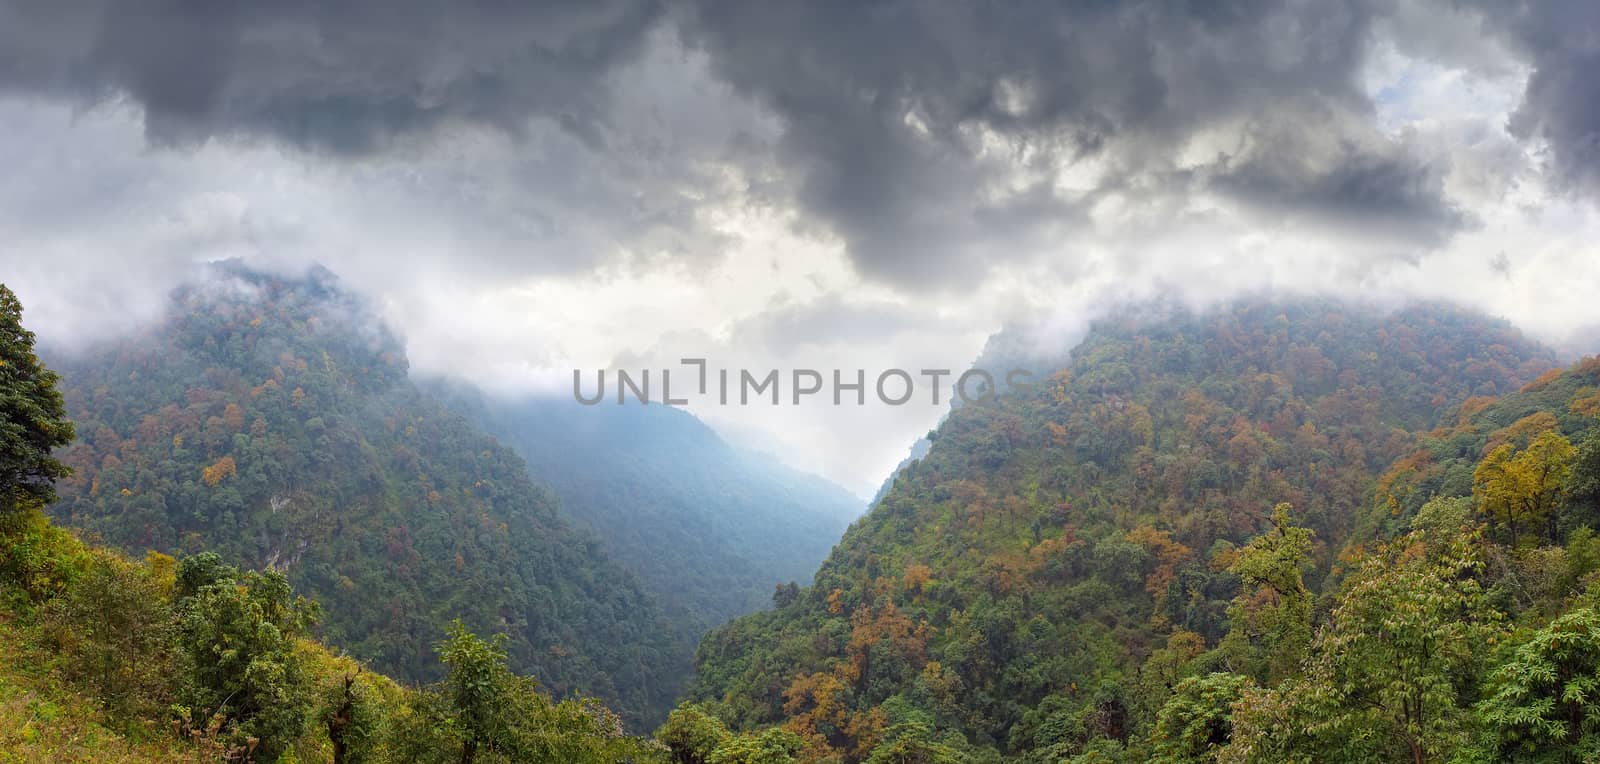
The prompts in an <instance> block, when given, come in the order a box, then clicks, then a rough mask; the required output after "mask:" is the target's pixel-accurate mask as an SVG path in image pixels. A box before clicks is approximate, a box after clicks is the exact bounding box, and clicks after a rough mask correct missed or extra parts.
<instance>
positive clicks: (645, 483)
mask: <svg viewBox="0 0 1600 764" xmlns="http://www.w3.org/2000/svg"><path fill="white" fill-rule="evenodd" d="M442 388H443V389H447V390H450V391H451V392H450V393H448V394H443V393H441V397H443V398H445V399H447V400H450V401H451V402H452V403H453V404H454V405H456V406H457V407H458V408H460V409H461V410H463V411H466V412H468V413H469V416H471V417H472V418H473V419H474V420H475V421H476V422H478V424H479V425H480V426H481V427H483V428H484V429H485V430H486V431H488V432H490V433H492V434H494V435H495V436H496V437H498V438H500V439H501V441H502V442H504V443H505V444H507V445H509V446H510V447H512V448H513V449H515V450H516V451H517V453H519V454H521V455H522V456H523V458H525V459H526V460H527V461H528V466H529V468H530V469H531V470H532V471H533V474H534V477H535V478H536V479H538V480H539V481H540V482H542V483H544V484H546V485H549V486H550V487H551V488H552V489H553V490H554V491H555V492H556V494H557V495H559V496H560V497H561V504H562V509H563V510H564V512H565V513H566V514H567V516H569V517H572V518H574V519H575V520H576V521H577V522H579V523H582V524H584V525H587V526H588V527H590V528H592V529H594V531H596V533H597V534H598V535H599V537H600V538H601V539H602V540H603V545H604V547H605V549H606V551H608V552H609V553H610V554H611V556H612V558H613V559H616V560H617V561H618V562H620V563H621V564H622V565H623V566H625V567H627V568H628V569H629V570H630V571H632V572H633V573H635V574H636V575H637V576H638V577H639V580H640V582H641V585H642V586H643V587H644V589H645V590H646V591H647V592H649V593H650V594H652V595H654V596H655V597H656V598H657V599H658V600H659V601H660V602H661V603H662V605H663V607H664V608H665V610H666V613H667V617H668V619H669V620H670V621H671V622H672V627H673V630H674V634H675V636H676V638H677V639H678V640H679V641H680V643H681V645H682V646H683V664H682V665H683V669H684V672H685V675H687V672H688V668H689V664H688V657H689V654H690V653H691V652H692V650H693V646H694V644H695V643H696V642H697V641H698V640H699V638H700V637H701V636H702V635H704V634H705V632H706V631H708V630H709V629H711V628H712V627H714V626H718V625H721V624H722V623H724V622H726V621H727V620H728V619H730V618H733V617H735V616H738V615H743V614H745V613H749V612H751V611H754V610H757V609H759V608H761V607H764V606H767V605H769V604H771V602H772V598H773V596H774V590H775V587H777V586H778V585H779V584H785V583H789V582H807V581H809V580H810V579H811V576H812V574H813V573H815V572H816V569H817V566H818V565H819V564H821V562H822V560H823V559H825V558H826V557H827V556H828V552H829V551H830V550H831V549H832V548H833V545H834V543H835V542H837V541H838V540H839V536H840V534H842V533H843V532H844V530H845V528H846V527H848V526H849V524H850V521H851V520H853V519H855V518H856V517H857V516H859V515H860V514H861V512H862V510H863V503H862V502H861V500H860V499H858V498H856V497H855V496H853V495H851V494H850V493H849V492H847V491H845V490H844V489H843V488H841V487H839V486H837V485H835V484H833V483H830V482H828V481H827V480H824V479H822V478H820V477H817V476H815V475H810V474H806V473H802V472H799V471H797V470H794V469H791V468H789V467H787V466H785V465H783V464H782V463H781V462H779V461H777V460H776V459H774V458H772V457H770V456H767V455H765V454H755V453H750V452H747V451H743V450H740V449H736V448H733V447H731V446H729V445H728V444H727V443H726V442H724V441H723V440H722V438H720V437H718V436H717V434H716V433H715V432H713V431H712V430H711V428H709V427H707V426H706V425H704V424H703V423H701V422H700V420H699V419H696V418H695V417H694V416H693V415H691V414H689V413H688V412H686V411H683V410H680V409H677V408H673V407H670V406H660V405H622V406H618V405H608V404H602V405H597V406H584V405H581V404H579V403H577V402H576V401H574V400H572V399H570V398H526V399H521V400H500V399H495V398H490V397H485V396H482V395H479V394H476V393H474V392H473V391H472V390H470V389H468V388H466V387H464V386H462V385H460V384H446V385H443V386H442Z"/></svg>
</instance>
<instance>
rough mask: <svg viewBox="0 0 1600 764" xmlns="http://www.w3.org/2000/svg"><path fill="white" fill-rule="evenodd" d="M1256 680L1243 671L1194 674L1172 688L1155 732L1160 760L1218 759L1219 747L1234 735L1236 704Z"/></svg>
mask: <svg viewBox="0 0 1600 764" xmlns="http://www.w3.org/2000/svg"><path fill="white" fill-rule="evenodd" d="M1253 684H1254V682H1251V681H1250V677H1247V676H1243V675H1241V674H1226V673H1213V674H1208V675H1206V676H1192V677H1189V678H1187V679H1184V680H1183V681H1181V682H1179V683H1178V685H1177V686H1176V687H1174V688H1173V689H1172V697H1171V698H1170V699H1169V700H1168V701H1167V704H1166V705H1164V706H1162V707H1161V712H1160V713H1159V714H1158V715H1157V716H1156V725H1155V729H1154V730H1153V732H1152V734H1151V736H1150V737H1151V742H1152V744H1153V745H1152V748H1153V749H1154V753H1155V756H1154V757H1153V758H1152V759H1151V760H1152V761H1154V762H1159V764H1201V763H1202V762H1211V761H1216V757H1217V751H1218V749H1220V748H1221V747H1222V746H1225V745H1227V744H1228V741H1229V740H1231V739H1232V738H1233V704H1234V703H1235V702H1236V701H1238V700H1239V697H1240V696H1241V694H1243V692H1244V690H1245V688H1247V687H1250V686H1252V685H1253Z"/></svg>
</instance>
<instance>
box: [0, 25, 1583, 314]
mask: <svg viewBox="0 0 1600 764" xmlns="http://www.w3.org/2000/svg"><path fill="white" fill-rule="evenodd" d="M1439 1H1440V2H1446V0H1439ZM1446 4H1447V6H1448V7H1447V8H1445V6H1440V7H1441V8H1445V10H1441V11H1439V12H1440V13H1444V12H1445V11H1446V10H1448V11H1449V12H1450V13H1452V14H1454V15H1452V16H1451V18H1452V19H1453V20H1455V21H1459V20H1460V18H1462V17H1464V16H1463V14H1462V12H1460V11H1459V10H1458V9H1459V8H1461V7H1465V8H1469V9H1470V8H1472V6H1470V5H1466V6H1458V5H1456V4H1454V1H1453V0H1449V1H1448V2H1446ZM1423 6H1428V2H1427V0H1418V7H1423ZM1597 8H1600V6H1596V5H1594V4H1593V3H1589V2H1586V1H1581V0H1572V1H1571V2H1552V3H1533V2H1530V3H1526V4H1524V5H1521V6H1512V5H1510V4H1501V3H1488V2H1487V0H1485V2H1484V4H1483V7H1482V9H1481V10H1479V11H1476V12H1475V13H1477V15H1478V16H1481V17H1482V18H1483V19H1484V21H1483V24H1482V26H1481V31H1482V34H1481V35H1478V36H1479V37H1484V38H1488V37H1497V36H1504V37H1506V38H1507V39H1511V40H1514V41H1515V44H1514V46H1513V47H1514V48H1516V50H1518V51H1520V55H1522V56H1523V57H1524V58H1526V59H1527V60H1528V61H1529V62H1531V64H1532V66H1533V72H1534V74H1533V77H1532V78H1531V80H1530V81H1529V83H1528V87H1527V93H1526V94H1525V99H1524V103H1523V104H1522V106H1521V108H1520V109H1519V110H1518V112H1517V114H1516V115H1515V119H1514V120H1513V122H1512V125H1511V126H1512V128H1513V129H1514V130H1515V131H1516V132H1517V133H1518V134H1519V135H1520V136H1522V137H1524V138H1537V139H1542V140H1545V141H1548V142H1549V144H1550V145H1551V147H1552V150H1553V162H1552V169H1554V170H1555V171H1556V172H1558V173H1559V174H1560V177H1562V178H1565V179H1566V180H1568V181H1569V182H1571V183H1572V184H1574V185H1578V186H1587V187H1591V188H1597V189H1600V137H1597V135H1600V133H1597V125H1600V91H1597V87H1600V86H1597V85H1596V84H1595V82H1596V79H1597V78H1595V77H1592V76H1587V75H1588V73H1589V72H1591V71H1594V70H1595V69H1597V68H1600V53H1597V46H1600V43H1596V39H1597V36H1596V34H1595V30H1596V26H1597V24H1596V21H1597V19H1596V16H1597V14H1600V10H1597ZM1451 9H1457V10H1451ZM1400 10H1407V11H1414V10H1415V7H1413V6H1412V5H1401V6H1399V7H1398V8H1397V7H1396V6H1393V5H1391V4H1390V3H1389V2H1387V0H1289V1H1288V2H1267V1H1266V0H1231V1H1228V0H1218V1H1216V2H1205V1H1202V0H1193V1H1192V2H1170V3H1162V2H1155V3H1143V2H1140V3H1111V2H1098V1H1091V0H1082V1H1079V2H1048V3H1047V2H1031V1H1027V0H1019V1H1018V2H919V1H914V0H884V1H882V2H828V3H821V2H819V3H783V4H780V3H750V2H745V1H744V0H568V1H566V2H554V3H552V2H540V3H514V2H489V1H488V0H482V1H479V2H468V3H449V2H444V1H443V0H396V1H394V2H380V1H379V0H352V1H351V2H344V3H328V2H318V1H317V0H280V1H279V2H270V3H247V2H241V1H239V0H215V1H212V2H198V1H195V2H185V1H183V0H164V1H163V0H153V1H152V2H120V1H119V0H0V92H7V91H9V92H12V93H18V92H20V93H29V94H39V95H47V96H54V97H65V98H68V99H71V100H73V101H75V102H79V103H98V102H101V101H107V100H119V99H126V100H129V101H131V102H134V103H136V104H137V105H138V106H139V107H141V108H142V118H143V120H144V128H145V134H146V137H147V140H148V141H149V142H150V143H152V144H155V145H163V146H178V147H189V146H193V145H197V144H200V143H203V142H205V141H206V140H208V139H211V138H214V137H224V138H244V139H253V138H267V139H271V140H274V141H277V142H281V143H284V144H287V145H290V146H294V147H299V148H304V149H311V150H314V151H318V152H324V153H331V154H335V155H342V156H367V155H374V154H380V153H385V152H389V153H398V152H393V151H390V150H392V149H394V147H395V144H396V143H398V142H403V141H404V140H405V139H408V138H426V137H427V136H430V135H432V134H434V133H435V132H436V131H438V130H440V129H442V128H446V127H449V126H456V125H478V126H489V127H492V128H497V129H499V130H501V131H503V132H505V133H507V134H510V135H512V136H518V137H520V138H522V139H523V140H524V141H525V144H524V145H525V146H531V147H533V148H532V149H529V151H530V153H532V155H533V157H532V158H531V159H526V160H523V161H521V162H518V161H517V160H515V159H508V160H506V161H505V162H504V164H505V165H507V167H508V168H509V167H510V166H511V165H513V164H515V165H517V166H518V168H520V169H518V170H517V171H518V172H520V173H522V174H524V175H527V176H528V180H527V183H528V184H530V185H528V186H526V187H520V186H518V185H517V184H516V183H507V184H506V186H505V188H504V189H490V191H492V192H494V193H493V194H492V198H491V199H490V202H491V203H480V200H479V198H478V197H477V196H475V195H474V194H476V193H478V192H479V191H480V190H481V189H479V188H477V187H478V186H480V185H481V181H480V180H479V178H480V177H481V176H482V175H483V174H484V172H483V171H484V168H483V167H480V166H472V167H468V168H464V169H463V172H466V173H468V174H470V175H471V176H472V177H471V178H467V179H466V180H464V181H463V182H462V183H461V184H458V185H459V186H462V187H464V188H463V189H462V190H463V193H459V194H457V198H458V199H460V200H461V201H462V203H463V204H469V205H472V206H473V207H474V209H479V210H480V212H481V214H485V215H491V216H499V217H501V218H503V219H504V220H505V221H507V222H505V223H504V224H503V225H504V226H505V227H506V228H507V229H508V231H507V233H506V238H507V239H508V240H516V239H518V238H520V237H522V236H524V235H526V236H531V237H533V238H535V239H539V238H543V239H546V240H550V241H557V242H561V243H562V246H563V247H564V248H566V249H569V250H573V251H577V250H585V249H589V248H593V249H595V250H596V252H593V253H589V254H588V255H573V256H569V257H568V258H567V259H568V260H570V261H572V262H575V263H585V264H587V263H593V262H597V261H599V260H600V259H602V258H604V257H608V256H610V254H611V253H610V252H601V251H599V250H604V249H606V248H607V247H620V248H624V249H625V248H628V247H630V246H632V247H634V248H635V249H644V250H663V249H666V250H672V249H680V250H693V249H696V248H697V247H698V246H699V245H698V244H697V242H700V241H712V240H713V237H706V236H704V235H703V231H697V230H696V229H697V228H701V227H703V221H701V220H700V219H699V212H700V210H701V208H702V207H703V206H714V205H717V204H722V203H728V202H729V201H730V200H737V199H739V198H741V196H742V197H743V198H745V199H747V200H750V202H749V203H751V204H758V205H759V204H765V203H768V202H775V203H776V204H779V205H783V204H791V203H792V204H793V205H794V206H796V207H797V208H798V209H799V210H800V212H801V213H802V215H801V216H800V221H801V224H802V225H803V226H816V227H818V228H820V229H822V230H824V231H826V232H828V233H831V234H834V235H837V236H838V237H839V238H840V239H841V240H842V241H843V242H844V244H845V246H846V251H847V252H848V254H849V256H850V258H851V261H852V262H853V264H854V265H855V267H856V269H857V270H858V271H859V272H860V273H861V274H862V275H864V276H865V277H867V278H870V279H875V280H878V281H881V282H885V283H888V284H892V285H894V286H897V287H900V288H903V289H909V290H919V289H930V290H936V289H957V290H960V289H968V288H971V287H973V286H976V285H978V284H980V283H981V282H982V280H983V276H984V275H985V274H986V273H987V272H988V269H989V268H990V266H992V265H993V264H995V263H998V262H1004V261H1006V260H1008V259H1010V258H1026V257H1036V256H1038V254H1039V253H1040V252H1050V253H1055V255H1054V256H1056V257H1058V258H1062V259H1065V258H1064V257H1063V256H1062V255H1060V253H1061V252H1063V251H1065V250H1064V249H1063V247H1062V243H1063V242H1069V241H1072V240H1074V239H1075V238H1078V237H1080V236H1083V235H1085V234H1086V232H1088V231H1090V230H1091V227H1092V222H1093V221H1094V220H1095V214H1096V212H1095V211H1096V210H1099V209H1102V208H1103V207H1102V205H1104V204H1106V203H1107V202H1110V203H1111V204H1112V205H1114V206H1116V207H1117V208H1118V209H1119V210H1121V212H1120V213H1119V214H1120V215H1121V216H1122V221H1123V222H1121V223H1118V225H1125V226H1128V227H1138V226H1146V227H1148V226H1150V225H1153V224H1156V223H1159V222H1160V221H1162V220H1164V219H1166V218H1165V217H1164V216H1165V215H1167V214H1168V212H1170V211H1172V210H1175V209H1180V210H1181V209H1182V208H1183V207H1184V205H1185V203H1186V201H1187V200H1189V199H1195V198H1200V197H1203V196H1215V197H1218V198H1220V199H1222V200H1224V201H1227V202H1231V203H1233V204H1235V205H1236V206H1237V207H1238V208H1239V209H1241V210H1243V211H1244V212H1245V213H1246V214H1250V215H1254V220H1255V221H1256V222H1258V223H1260V224H1263V225H1268V226H1270V225H1275V224H1278V223H1280V222H1281V223H1284V224H1289V225H1293V224H1298V223H1301V222H1311V223H1315V224H1318V225H1322V226H1325V227H1327V228H1329V229H1331V230H1333V231H1334V232H1335V233H1339V232H1348V231H1355V232H1358V233H1360V234H1361V235H1362V236H1379V237H1383V238H1384V242H1383V243H1382V247H1381V248H1382V249H1383V250H1384V251H1385V252H1390V253H1393V254H1394V255H1395V256H1398V257H1402V258H1407V259H1414V258H1415V257H1416V256H1417V255H1418V253H1419V252H1425V251H1427V250H1429V249H1432V248H1435V247H1439V246H1441V245H1443V244H1444V243H1446V242H1447V241H1448V240H1449V239H1450V237H1451V236H1452V235H1453V234H1455V233H1456V232H1457V231H1459V230H1460V229H1461V228H1463V227H1464V226H1467V225H1470V224H1471V223H1472V219H1471V216H1470V215H1468V214H1467V213H1465V212H1463V211H1461V210H1460V209H1458V208H1457V206H1456V204H1455V203H1453V201H1452V200H1451V199H1450V198H1449V197H1448V196H1447V195H1446V193H1445V190H1444V187H1445V184H1444V182H1443V179H1444V177H1445V175H1446V174H1447V173H1448V171H1449V169H1450V165H1449V156H1448V152H1434V153H1433V154H1430V155H1427V156H1424V152H1422V151H1420V150H1419V149H1418V147H1417V146H1415V145H1412V143H1411V142H1409V141H1408V140H1406V139H1405V138H1404V137H1403V136H1397V135H1393V134H1390V133H1387V132H1384V130H1382V129H1380V127H1379V125H1378V118H1377V111H1378V108H1379V104H1375V103H1373V101H1372V98H1371V97H1370V96H1369V95H1368V93H1367V91H1366V88H1365V86H1364V83H1363V81H1362V78H1363V73H1364V71H1365V67H1366V66H1367V64H1368V63H1369V61H1370V59H1371V55H1370V54H1371V52H1372V49H1373V48H1374V46H1375V44H1376V42H1375V41H1376V39H1377V38H1379V37H1382V36H1384V35H1388V36H1391V37H1392V36H1394V35H1395V34H1396V33H1395V31H1394V30H1395V29H1396V28H1399V27H1398V26H1396V23H1395V19H1396V18H1398V17H1400V16H1407V18H1408V19H1410V20H1409V21H1408V22H1407V23H1411V24H1413V26H1415V25H1416V24H1424V25H1426V23H1427V22H1426V17H1427V15H1428V14H1427V13H1421V14H1419V13H1405V14H1402V13H1399V11H1400ZM1466 15H1471V13H1467V14H1466ZM1419 18H1420V19H1421V20H1420V21H1418V19H1419ZM1440 28H1441V30H1443V31H1440V32H1439V33H1438V34H1434V35H1432V36H1428V37H1427V39H1426V40H1424V41H1418V42H1417V43H1416V44H1415V45H1413V46H1412V47H1416V48H1419V49H1421V48H1426V47H1428V46H1432V48H1433V49H1437V50H1436V51H1435V52H1434V53H1432V54H1429V55H1432V56H1434V57H1436V58H1440V57H1442V58H1440V60H1444V58H1448V56H1446V55H1445V54H1446V53H1448V52H1451V51H1454V52H1455V53H1459V54H1461V57H1462V60H1469V59H1471V58H1473V56H1472V55H1467V51H1466V50H1465V48H1463V47H1462V46H1463V45H1465V44H1466V43H1465V42H1462V41H1471V40H1473V39H1475V38H1474V35H1475V34H1477V33H1478V31H1479V29H1480V28H1474V27H1473V26H1472V25H1471V24H1461V23H1454V24H1453V25H1448V26H1443V25H1442V26H1441V27H1440ZM1446 32H1448V34H1446ZM674 33H676V34H677V35H679V36H681V38H682V41H683V43H684V44H685V45H686V46H687V47H688V49H689V50H690V51H692V52H694V53H703V54H704V57H705V58H704V61H702V62H699V63H696V64H694V66H702V67H707V68H708V71H709V74H705V75H704V76H706V77H709V78H711V79H713V80H715V81H716V82H717V83H718V84H719V85H722V84H724V83H725V84H726V85H727V86H731V88H732V94H722V95H717V96H714V97H712V98H710V99H708V100H711V101H714V100H716V99H717V98H721V99H722V101H723V102H724V103H720V104H718V103H709V104H708V105H707V108H701V107H699V106H695V107H691V108H694V109H697V110H699V111H702V112H704V113H707V114H713V115H720V114H724V113H735V112H738V110H739V109H740V108H742V104H744V103H747V102H748V103H754V104H758V105H759V106H760V107H761V108H762V109H764V110H765V111H766V112H767V113H768V114H770V116H772V117H775V118H776V119H775V120H774V121H775V123H776V124H777V128H776V133H775V134H774V135H765V134H757V135H755V136H754V138H752V134H753V133H759V130H754V131H752V130H747V129H744V126H737V127H735V128H733V129H729V128H727V127H726V126H724V125H715V124H701V123H697V122H695V121H694V120H693V119H689V118H685V117H684V116H683V115H682V114H679V115H677V116H673V117H671V118H669V120H668V125H667V126H668V127H669V128H670V129H669V130H668V131H667V133H668V134H667V135H665V136H664V137H662V136H658V135H657V134H656V133H657V132H658V130H657V127H658V126H657V125H656V124H654V123H651V122H650V120H651V119H652V118H653V117H652V115H654V114H656V113H657V112H658V111H659V109H658V106H659V105H660V104H661V103H662V100H661V99H670V98H671V97H672V96H670V95H668V96H662V95H660V93H661V92H667V93H671V92H673V91H672V88H675V87H682V88H686V89H687V86H685V84H684V82H679V81H676V80H675V78H676V79H677V80H683V81H685V82H686V81H689V80H693V79H694V78H695V77H699V76H702V73H699V72H696V73H688V74H686V73H685V72H686V71H687V70H688V69H689V68H692V67H689V66H687V65H686V64H685V63H684V62H685V60H686V58H685V57H684V56H682V55H678V54H681V53H683V51H681V50H679V51H676V52H675V53H673V54H672V55H667V56H664V57H663V58H662V59H661V60H660V61H659V62H656V61H652V60H650V58H649V57H650V55H651V51H652V50H653V48H652V45H656V46H658V47H659V46H660V44H661V43H660V41H661V39H662V38H663V37H670V36H671V35H672V34H674ZM1452 40H1457V41H1456V42H1452ZM1399 42H1400V43H1404V42H1405V41H1399ZM1422 42H1426V43H1427V45H1423V44H1422ZM1480 42H1481V41H1480ZM1441 51H1442V52H1441ZM674 56H677V57H676V58H674ZM1479 57H1481V56H1479ZM641 62H645V63H644V64H641ZM658 63H659V64H660V65H661V66H658V65H657V64H658ZM1446 64H1447V65H1451V66H1454V65H1457V64H1456V63H1452V62H1450V61H1446ZM662 67H665V69H664V70H663V68H662ZM651 76H655V77H660V78H661V81H660V82H659V83H656V84H657V85H660V87H656V86H655V85H651V86H648V87H644V86H640V85H639V84H638V82H635V81H643V82H649V81H650V80H649V78H650V77H651ZM734 102H737V104H736V105H733V106H729V105H727V104H729V103H734ZM641 103H642V104H644V105H643V106H640V104H641ZM741 113H742V112H741ZM534 123H538V124H537V125H535V124H534ZM552 125H553V126H555V127H554V128H551V127H550V126H552ZM548 129H555V130H558V131H559V132H560V133H561V134H562V135H561V137H559V138H551V137H550V136H548V135H546V134H544V133H543V132H541V131H544V130H548ZM530 136H531V137H530ZM706 136H709V137H706ZM569 143H570V144H571V146H572V148H571V149H570V150H569V149H567V148H565V146H566V145H567V144H569ZM718 164H725V165H728V166H731V167H737V168H739V169H740V170H742V171H743V177H740V178H738V179H736V180H734V181H731V182H730V183H729V186H731V187H722V188H718V189H715V190H714V191H712V192H703V191H702V190H701V186H702V185H704V184H714V183H717V182H718V179H719V178H723V179H725V178H724V176H723V174H722V173H720V168H719V167H717V166H716V165H718ZM433 167H435V168H436V171H435V174H434V176H433V177H432V178H430V182H442V183H443V184H444V185H445V186H446V189H445V193H448V192H450V191H451V189H452V188H453V187H452V186H450V184H449V182H448V181H449V179H450V178H449V175H448V172H447V169H440V168H439V164H438V163H435V164H434V165H433ZM502 171H503V172H510V171H511V170H510V169H506V168H502ZM402 174H404V173H403V172H402ZM441 176H443V179H442V181H441V180H440V178H441ZM586 179H587V180H586ZM539 183H543V184H545V186H546V187H544V188H541V189H535V188H533V184H539ZM524 188H525V189H526V190H524ZM519 198H522V199H526V200H528V201H524V202H521V203H519V202H517V201H516V200H517V199H519ZM507 200H509V201H507ZM1130 218H1132V219H1130ZM617 221H623V223H624V224H622V225H619V224H618V223H617ZM490 227H491V228H492V227H493V226H490ZM629 227H631V228H633V229H637V230H636V231H631V232H630V231H629V230H621V229H626V228H629ZM601 229H604V230H603V231H602V230H601ZM614 229H615V230H614ZM574 232H575V233H574ZM607 232H611V233H607ZM613 233H614V234H615V235H612V234H613ZM1101 233H1106V234H1108V235H1107V236H1106V237H1104V240H1106V241H1109V242H1110V244H1111V245H1112V246H1113V247H1114V246H1115V245H1116V243H1117V242H1116V235H1117V234H1116V232H1115V231H1110V232H1101ZM640 241H647V242H649V243H647V244H646V245H644V246H636V245H637V244H638V242H640ZM658 241H659V242H664V243H656V242H658ZM702 248H703V247H702ZM1127 256H1128V257H1137V254H1129V255H1127Z"/></svg>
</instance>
